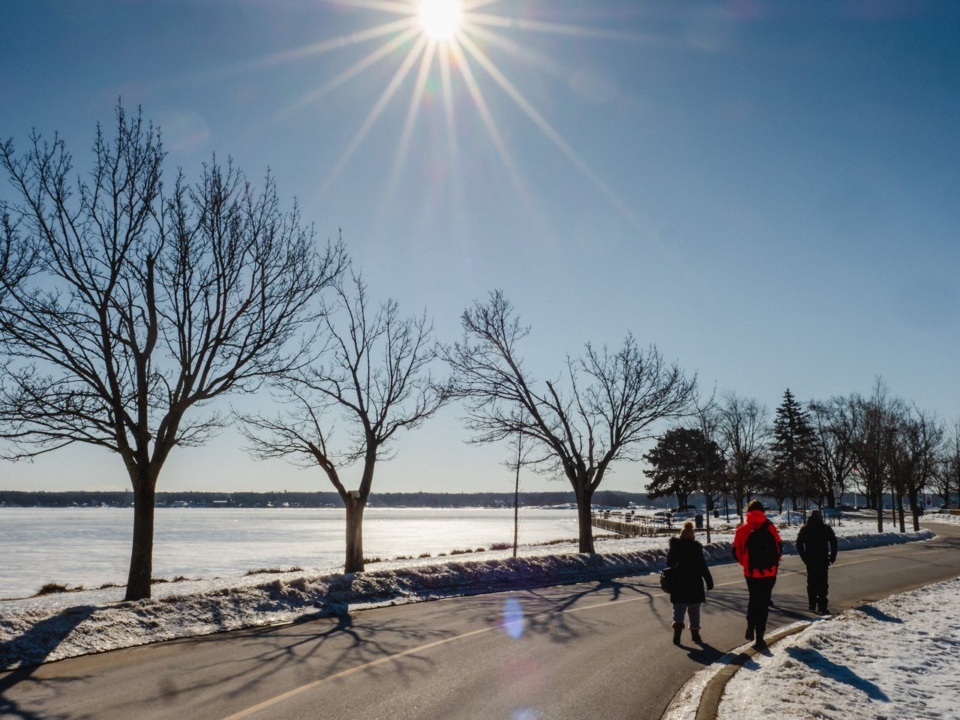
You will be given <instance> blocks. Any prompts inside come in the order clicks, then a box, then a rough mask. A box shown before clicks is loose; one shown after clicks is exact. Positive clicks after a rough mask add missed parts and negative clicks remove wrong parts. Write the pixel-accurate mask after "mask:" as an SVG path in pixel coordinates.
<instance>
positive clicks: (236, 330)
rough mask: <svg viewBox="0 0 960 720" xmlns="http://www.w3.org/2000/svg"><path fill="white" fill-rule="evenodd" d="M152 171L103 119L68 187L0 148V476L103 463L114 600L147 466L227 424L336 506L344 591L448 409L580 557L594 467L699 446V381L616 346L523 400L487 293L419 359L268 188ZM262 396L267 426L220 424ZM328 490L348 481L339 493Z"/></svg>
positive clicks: (236, 172)
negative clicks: (500, 458)
mask: <svg viewBox="0 0 960 720" xmlns="http://www.w3.org/2000/svg"><path fill="white" fill-rule="evenodd" d="M164 158H165V151H164V150H163V147H162V143H161V136H160V131H159V129H158V128H154V127H153V126H152V125H151V124H149V123H147V122H145V121H144V119H143V117H142V114H141V113H140V112H138V113H137V114H136V115H135V116H131V115H129V114H128V113H127V112H126V111H125V110H124V108H123V106H122V104H120V103H118V105H117V107H116V113H115V130H114V133H113V135H112V137H110V138H108V137H107V136H106V134H105V133H104V131H103V129H102V128H100V127H98V128H97V132H96V137H95V142H94V146H93V162H92V166H91V167H90V169H89V172H88V173H87V174H86V175H79V174H77V175H75V171H74V166H73V158H72V156H71V155H70V154H69V152H68V151H67V149H66V146H65V143H64V142H63V140H62V139H61V138H59V137H58V136H56V135H55V136H54V137H53V140H52V141H50V142H48V141H46V140H44V139H43V138H42V137H41V136H40V135H39V134H37V133H36V132H34V133H33V134H32V135H31V137H30V140H29V142H28V145H27V150H26V152H25V153H23V154H22V155H18V154H17V153H16V152H15V149H14V144H13V141H12V140H7V141H5V142H3V143H2V144H0V167H2V169H3V171H4V172H5V174H6V176H7V179H8V180H9V183H10V186H11V188H12V193H13V197H14V200H0V440H3V441H5V444H4V445H3V448H2V452H0V457H3V458H4V459H7V460H11V461H17V460H25V459H30V458H34V457H37V456H40V455H43V454H45V453H49V452H55V451H56V450H58V449H60V448H63V447H65V446H68V445H71V444H74V443H81V444H85V445H90V446H95V447H100V448H103V449H106V450H108V451H110V452H112V453H115V454H116V455H118V456H119V458H120V460H121V461H122V462H123V464H124V467H125V469H126V471H127V475H128V477H129V480H130V485H131V493H132V497H133V506H134V520H133V541H132V547H131V559H130V569H129V573H128V578H127V585H126V599H127V600H139V599H143V598H148V597H150V587H151V579H152V558H153V535H154V532H153V530H154V510H155V507H156V505H157V499H158V494H157V485H158V481H159V478H160V476H161V472H162V469H163V467H164V464H165V462H166V460H167V458H168V457H169V455H170V453H171V452H172V451H173V450H174V448H176V447H191V446H200V445H202V444H204V443H205V442H206V441H207V440H208V439H209V438H210V437H212V436H213V435H214V434H215V433H217V432H218V431H220V430H221V429H223V428H224V427H225V426H227V425H228V424H236V425H237V427H238V428H239V429H240V431H241V433H242V434H243V436H244V438H245V440H246V442H247V447H246V448H245V449H246V450H247V451H248V452H249V453H250V454H251V455H252V456H253V457H255V458H261V459H264V458H280V459H284V460H286V461H289V462H292V463H296V464H300V465H305V466H308V467H313V468H318V469H319V470H320V471H321V472H322V474H323V476H324V477H325V478H326V480H327V482H329V484H330V485H331V486H332V487H333V488H334V491H335V492H336V496H337V497H338V498H339V500H340V502H341V503H342V505H343V507H344V510H345V514H346V538H345V561H344V569H345V571H346V572H348V573H349V572H357V571H361V570H363V568H364V559H363V533H362V528H363V513H364V509H365V508H366V507H367V505H368V503H369V499H370V496H371V493H372V490H373V481H374V477H375V471H376V468H377V465H378V463H379V462H382V461H386V460H389V459H390V458H391V457H392V456H393V454H394V453H395V452H396V443H397V440H398V438H399V436H401V435H402V433H403V432H405V431H410V430H414V429H416V428H418V427H420V426H421V425H422V424H423V423H424V422H426V421H427V420H429V419H430V418H432V417H433V416H434V415H435V414H436V413H437V411H438V410H439V409H440V408H441V407H443V406H444V405H446V404H448V403H451V402H454V401H457V402H460V403H462V406H463V407H464V408H465V411H466V418H465V424H466V427H467V428H468V429H469V430H470V431H471V432H472V433H473V438H472V442H475V443H478V444H487V443H506V444H507V445H508V457H509V458H510V459H509V460H508V461H507V462H508V464H509V465H510V466H511V467H513V468H515V469H516V471H517V477H518V486H519V472H520V469H521V468H530V469H532V470H534V471H536V472H540V473H544V474H547V475H551V476H554V477H559V478H565V479H566V480H567V482H568V483H569V486H570V489H571V491H572V494H573V498H574V502H575V504H576V506H577V517H578V529H579V550H580V552H583V553H593V552H594V543H593V527H592V523H591V517H590V512H591V508H592V506H593V504H594V498H595V494H596V493H597V491H598V488H599V486H600V484H601V482H602V481H603V479H604V478H605V477H606V473H607V471H608V470H609V469H610V467H611V465H613V464H614V463H617V462H622V461H637V460H640V459H641V458H642V455H641V451H642V449H643V447H644V446H645V443H647V442H648V441H651V440H653V439H654V438H655V437H656V434H655V433H656V428H657V427H658V426H659V425H660V424H661V423H663V422H677V421H688V420H689V419H690V418H698V419H699V422H700V423H701V426H702V427H701V429H702V430H704V433H705V436H706V437H710V436H709V434H708V433H707V431H706V430H705V429H704V428H705V427H706V425H705V424H706V423H708V422H712V421H711V420H710V419H709V416H708V415H707V414H706V413H705V412H702V406H703V403H702V402H701V401H700V400H699V398H698V387H697V378H696V375H692V376H688V375H687V374H686V373H684V372H683V371H682V370H681V369H680V368H679V367H678V366H677V365H676V363H670V362H668V361H666V360H664V358H663V356H662V355H661V354H660V352H659V350H658V349H657V348H656V346H655V345H650V346H649V347H647V348H642V347H640V345H639V344H638V343H637V341H636V340H635V338H634V337H633V335H632V334H630V333H627V335H626V337H625V339H624V341H623V342H622V344H621V345H620V346H618V347H613V348H609V347H608V346H606V345H601V346H594V345H592V344H590V343H588V344H587V345H586V346H585V348H584V350H583V352H582V353H581V354H580V355H579V356H567V358H566V359H565V362H564V365H563V370H562V371H561V373H559V374H558V375H556V376H555V377H553V378H552V379H550V380H546V381H542V382H541V381H538V380H537V378H535V377H534V375H533V374H532V373H531V372H530V370H529V368H528V367H526V365H525V358H524V354H523V349H522V346H523V341H524V339H525V338H526V336H527V335H528V334H529V331H530V329H529V327H527V326H525V325H523V324H522V323H521V321H520V316H519V314H518V312H517V311H516V309H515V308H514V307H513V305H512V304H511V303H510V301H509V300H508V299H507V298H506V297H505V296H504V295H503V293H502V292H500V291H498V290H494V291H491V292H490V293H489V295H488V296H487V297H486V298H484V299H482V300H477V301H475V302H474V303H473V305H472V306H471V307H468V308H467V309H466V310H464V311H463V313H462V315H461V317H460V321H461V323H460V324H461V330H462V337H461V339H460V340H458V341H455V342H452V343H442V342H439V341H438V340H437V339H436V338H435V337H434V330H433V325H432V323H431V322H430V321H429V320H428V318H427V316H426V313H425V312H424V313H422V314H420V315H414V316H405V315H403V314H401V312H400V309H399V306H398V303H397V302H396V301H395V300H391V299H388V300H385V301H379V302H377V301H375V300H374V299H372V298H371V296H370V294H369V288H368V287H367V285H366V283H365V282H364V280H363V278H362V274H361V273H360V271H359V270H358V269H357V268H356V267H355V266H354V265H353V263H352V261H351V259H350V257H349V255H348V253H347V250H346V247H345V245H344V243H343V241H342V238H339V237H338V239H337V241H336V242H329V241H328V242H327V243H325V244H323V243H318V242H317V239H316V233H315V231H314V228H313V227H312V226H310V225H309V224H306V223H305V222H304V220H303V219H302V218H301V216H300V213H299V209H298V207H297V205H296V203H295V202H294V203H293V204H292V206H290V207H289V208H284V207H283V205H282V203H281V201H280V199H279V197H278V195H277V192H276V186H275V183H274V180H273V178H272V176H270V175H269V174H268V175H267V176H266V178H265V181H264V183H263V187H262V188H260V189H257V188H256V187H255V185H254V184H253V183H252V182H251V181H250V180H249V179H248V178H247V177H246V175H245V174H244V173H243V172H242V171H241V170H240V169H238V168H236V167H235V166H234V165H233V163H232V162H231V161H228V162H227V163H226V164H223V163H221V162H219V161H218V160H217V158H216V157H215V156H214V157H213V158H212V159H211V160H210V162H209V163H207V164H205V165H204V166H203V169H202V172H201V173H200V176H199V178H198V179H197V180H196V181H194V182H190V181H189V180H188V179H187V178H186V177H185V175H184V174H183V172H182V171H180V172H178V174H177V175H176V176H175V178H174V181H173V183H172V184H171V185H169V186H168V185H165V183H164V172H163V163H164ZM438 366H439V367H443V368H445V372H444V376H443V377H437V376H435V374H434V372H435V368H437V367H438ZM258 393H259V395H258V397H263V396H264V395H269V398H270V399H269V403H270V404H269V407H270V408H271V409H270V410H269V411H267V410H266V409H265V410H261V411H246V412H242V411H234V412H224V411H223V410H221V409H220V408H219V403H218V401H221V400H222V399H223V398H226V397H229V396H237V395H254V394H258ZM245 406H246V407H249V406H250V404H249V403H246V404H245ZM797 457H799V456H797ZM886 457H887V456H884V458H886ZM730 462H731V463H733V465H731V468H733V469H732V470H731V471H730V472H731V474H732V475H731V476H732V477H735V478H740V480H738V482H741V481H742V482H747V481H748V480H749V482H750V483H754V481H755V480H756V478H757V477H759V476H758V475H757V472H758V471H757V470H756V467H757V462H759V461H758V460H757V459H756V458H753V456H750V455H743V456H734V455H731V457H730ZM797 462H798V463H799V462H800V461H799V460H798V461H797ZM804 462H806V461H804ZM882 462H884V463H886V462H887V460H886V459H885V460H883V461H882ZM737 463H740V464H741V465H737ZM704 467H705V468H707V467H708V466H706V465H705V466H704ZM805 467H806V465H804V464H803V463H800V464H798V465H796V466H795V467H794V466H790V467H789V468H788V467H787V466H778V465H776V464H774V465H773V466H771V472H772V473H773V474H774V475H775V474H777V473H779V472H781V471H787V470H788V471H789V472H791V473H794V474H793V475H790V477H791V478H792V479H791V480H790V484H791V490H790V492H793V485H795V484H796V482H800V481H801V479H802V478H805V477H806V475H805V470H803V468H805ZM860 472H861V474H863V473H868V472H872V469H871V468H870V467H869V466H867V465H866V463H864V464H863V466H862V467H861V468H860ZM882 472H883V473H886V465H883V468H882ZM347 473H351V474H358V475H359V480H358V481H357V482H356V483H355V484H354V485H352V486H351V485H350V483H349V482H348V480H347V479H346V477H345V474H347ZM702 475H703V477H702V481H703V482H702V483H701V488H704V489H706V491H707V494H708V496H711V497H712V495H713V493H714V488H713V483H715V482H727V480H726V477H727V472H726V471H724V473H722V474H717V473H715V472H714V471H713V470H710V471H709V472H708V471H705V472H704V473H702ZM883 478H884V480H883V482H886V481H887V478H888V475H887V474H884V475H883ZM803 482H807V480H803ZM878 482H879V481H878ZM744 487H746V486H744ZM749 487H750V489H751V490H753V489H755V486H754V485H753V484H751V485H750V486H749ZM757 487H758V486H757ZM869 487H875V486H872V485H871V486H869ZM767 489H772V486H771V487H770V488H767ZM518 490H519V487H518V488H517V491H515V494H516V492H518Z"/></svg>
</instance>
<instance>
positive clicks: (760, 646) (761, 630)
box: [753, 625, 767, 650]
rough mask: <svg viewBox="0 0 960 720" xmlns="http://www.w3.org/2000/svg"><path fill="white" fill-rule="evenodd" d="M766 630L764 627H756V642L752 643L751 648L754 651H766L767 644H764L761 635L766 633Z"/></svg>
mask: <svg viewBox="0 0 960 720" xmlns="http://www.w3.org/2000/svg"><path fill="white" fill-rule="evenodd" d="M766 629H767V628H766V626H765V625H757V633H756V634H757V640H756V642H755V643H753V647H754V648H755V649H757V650H766V649H767V643H766V641H765V640H764V639H763V633H764V632H765V631H766Z"/></svg>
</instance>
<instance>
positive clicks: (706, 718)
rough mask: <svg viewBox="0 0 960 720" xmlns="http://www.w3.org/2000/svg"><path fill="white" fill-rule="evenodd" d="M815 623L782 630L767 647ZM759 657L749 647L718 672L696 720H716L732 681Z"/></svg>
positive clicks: (752, 648)
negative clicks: (753, 659) (727, 687)
mask: <svg viewBox="0 0 960 720" xmlns="http://www.w3.org/2000/svg"><path fill="white" fill-rule="evenodd" d="M813 622H815V621H805V622H800V623H796V624H794V625H790V626H789V627H785V628H780V629H779V630H777V631H776V632H774V633H773V634H772V635H769V636H767V638H766V640H767V645H774V644H776V643H778V642H779V641H781V640H783V639H784V638H785V637H789V636H790V635H794V634H796V633H798V632H800V631H801V630H806V629H807V628H808V627H810V625H812V624H813ZM755 655H757V650H756V648H754V647H753V646H750V647H748V648H747V649H746V650H743V651H741V652H739V653H737V655H735V656H734V657H733V659H732V660H731V661H730V662H729V663H727V664H726V665H725V666H724V667H723V668H722V669H721V670H720V671H718V672H717V673H716V674H715V675H714V676H713V677H711V678H710V680H709V681H708V682H707V685H706V687H704V689H703V692H702V693H701V694H700V704H699V705H697V714H696V720H716V718H717V711H718V709H719V707H720V700H721V699H722V698H723V691H724V688H725V687H726V685H727V683H728V682H730V679H731V678H732V677H733V676H734V675H735V674H736V673H737V670H739V669H740V668H741V667H742V666H743V665H744V664H745V663H746V662H747V661H748V660H750V659H751V658H753V657H754V656H755Z"/></svg>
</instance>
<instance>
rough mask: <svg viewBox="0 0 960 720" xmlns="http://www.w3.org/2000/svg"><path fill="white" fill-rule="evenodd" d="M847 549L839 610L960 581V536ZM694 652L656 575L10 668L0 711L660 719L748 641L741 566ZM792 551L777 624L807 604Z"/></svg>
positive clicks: (724, 583) (951, 532)
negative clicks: (680, 640)
mask: <svg viewBox="0 0 960 720" xmlns="http://www.w3.org/2000/svg"><path fill="white" fill-rule="evenodd" d="M932 527H933V528H934V529H935V530H936V531H937V532H938V533H939V536H938V538H937V539H935V540H932V541H929V542H923V543H909V544H906V545H895V546H888V547H882V548H873V549H865V550H857V551H850V552H845V553H841V555H840V557H839V559H838V562H837V564H836V565H835V566H834V568H833V570H832V572H831V605H832V609H833V610H834V611H839V610H843V609H846V608H849V607H853V606H855V605H859V604H862V603H864V602H868V601H871V600H876V599H879V598H881V597H886V596H887V595H889V594H891V593H894V592H900V591H903V590H907V589H911V588H914V587H919V586H922V585H925V584H928V583H931V582H935V581H938V580H942V579H946V578H952V577H956V576H958V575H960V530H958V529H957V528H955V527H954V526H945V525H934V526H932ZM712 570H713V574H714V579H715V580H716V583H717V587H716V589H715V590H714V592H712V593H710V594H709V597H708V603H707V605H705V606H704V616H703V625H704V629H703V635H704V639H705V640H706V641H707V643H708V645H707V646H706V647H704V648H699V647H697V646H694V645H692V644H691V643H689V641H688V640H687V639H686V638H685V640H684V645H683V646H682V647H681V648H677V647H675V646H673V645H672V644H671V642H670V638H671V633H670V630H669V628H670V621H671V617H670V604H669V602H668V600H667V598H666V597H665V596H664V595H663V593H662V592H661V591H660V589H659V587H657V584H656V582H655V579H654V576H640V577H635V578H625V579H622V580H619V581H613V582H603V583H589V584H581V585H567V586H560V587H554V588H546V589H542V590H535V591H527V592H515V593H500V594H495V595H486V596H476V597H470V598H458V599H452V600H445V601H438V602H429V603H420V604H416V605H407V606H401V607H394V608H381V609H375V610H366V611H362V612H356V613H353V614H352V615H350V616H345V617H342V618H323V619H317V620H313V621H309V622H302V623H298V624H295V625H288V626H283V627H276V628H270V629H261V630H252V631H240V632H233V633H225V634H222V635H216V636H210V637H206V638H199V639H192V640H180V641H174V642H168V643H162V644H157V645H152V646H148V647H142V648H132V649H129V650H119V651H115V652H110V653H105V654H102V655H97V656H89V657H85V658H76V659H72V660H65V661H62V662H57V663H49V664H47V665H44V666H41V667H38V668H34V669H29V670H22V671H17V672H13V673H2V674H0V693H2V695H0V717H2V718H21V719H24V718H29V719H34V718H36V719H39V718H43V719H44V720H59V719H66V718H90V719H93V718H96V720H114V719H120V718H123V719H124V720H126V719H127V718H137V720H148V719H149V718H190V719H196V720H202V719H205V718H218V719H221V720H222V719H223V718H231V719H236V720H239V718H256V719H258V720H259V719H265V718H270V719H272V720H275V719H277V718H284V719H290V720H300V719H306V718H329V719H339V718H344V719H347V718H349V719H350V720H373V719H377V720H383V719H384V718H390V719H391V720H404V719H407V718H431V719H432V718H477V719H481V718H482V719H483V720H492V719H498V718H503V719H504V720H533V719H534V718H538V719H540V720H548V719H550V720H553V719H569V720H573V719H577V720H582V719H584V718H604V719H605V720H616V719H618V718H630V719H631V720H638V719H639V720H643V719H645V718H649V719H655V718H659V717H660V715H661V713H662V712H663V710H664V709H665V708H666V706H667V704H668V703H669V701H670V699H671V698H672V697H673V695H674V693H675V692H676V691H677V690H678V689H679V688H680V686H681V685H682V684H683V683H684V682H685V681H686V680H687V679H688V678H689V677H691V676H692V675H693V674H694V673H695V672H696V671H698V670H699V669H701V668H703V667H704V666H705V665H707V664H709V663H711V662H713V661H714V660H716V659H717V658H718V657H720V656H721V655H722V654H723V653H725V652H727V651H729V650H731V649H733V648H735V647H737V646H739V645H741V644H743V642H744V640H743V630H744V624H745V623H744V619H743V612H744V609H745V607H746V591H745V588H744V582H743V578H742V576H741V575H740V572H739V568H738V567H737V566H735V565H732V564H731V565H721V566H714V567H713V568H712ZM804 583H805V578H804V575H803V573H802V566H801V564H800V561H799V559H798V558H797V557H795V556H788V557H787V558H786V559H785V561H784V564H783V568H782V570H781V576H780V579H779V581H778V583H777V587H776V590H775V593H774V598H775V600H776V602H777V604H778V607H779V609H778V610H775V611H773V612H772V614H771V628H774V627H778V626H781V625H786V624H789V623H791V622H794V621H795V620H797V619H799V618H808V617H811V616H810V615H809V614H808V613H806V612H805V611H804V608H805V607H806V597H805V591H804Z"/></svg>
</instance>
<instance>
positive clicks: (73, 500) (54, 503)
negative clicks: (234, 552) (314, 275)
mask: <svg viewBox="0 0 960 720" xmlns="http://www.w3.org/2000/svg"><path fill="white" fill-rule="evenodd" d="M575 499H576V498H575V497H574V495H573V493H572V492H570V491H567V492H558V491H542V490H541V491H525V492H521V493H519V494H518V495H516V496H515V495H514V493H510V492H460V493H457V492H449V493H446V492H409V493H405V492H398V493H377V494H376V506H377V507H385V508H398V507H407V508H445V507H449V508H473V507H487V508H511V507H513V505H514V501H515V500H516V501H518V502H519V505H520V507H543V506H557V505H569V504H572V503H573V502H574V501H575ZM594 500H595V502H596V505H597V506H603V507H614V508H615V507H622V508H626V507H629V506H630V505H631V504H633V505H642V504H644V503H645V502H646V501H647V500H648V497H647V494H646V493H636V492H622V491H619V490H600V491H598V492H597V493H596V494H595V495H594ZM181 502H182V503H188V504H191V505H194V506H198V507H231V508H251V507H257V508H263V507H267V506H268V505H273V506H274V507H279V506H282V505H289V506H291V507H303V508H323V507H335V506H336V507H341V506H342V503H341V502H340V495H339V494H338V493H336V492H301V491H285V490H284V491H274V492H269V491H268V492H253V491H232V492H215V491H198V490H185V491H169V492H163V491H159V492H157V494H156V504H157V507H165V506H169V505H171V504H173V503H181ZM101 504H102V505H106V506H108V507H130V506H131V505H133V493H132V492H131V491H129V490H127V491H123V490H54V491H48V490H0V506H7V507H58V508H63V507H71V506H75V505H77V506H88V507H89V506H96V505H101Z"/></svg>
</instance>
